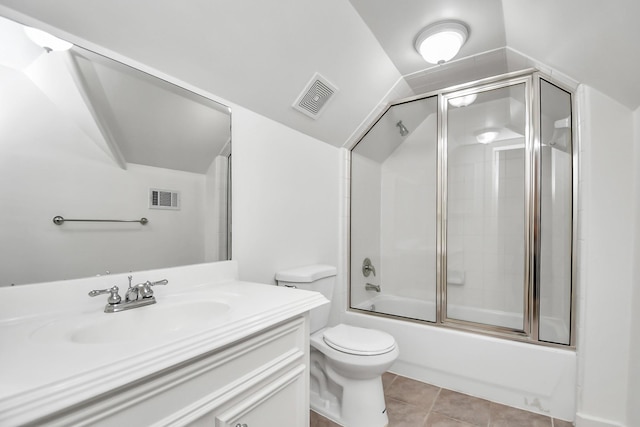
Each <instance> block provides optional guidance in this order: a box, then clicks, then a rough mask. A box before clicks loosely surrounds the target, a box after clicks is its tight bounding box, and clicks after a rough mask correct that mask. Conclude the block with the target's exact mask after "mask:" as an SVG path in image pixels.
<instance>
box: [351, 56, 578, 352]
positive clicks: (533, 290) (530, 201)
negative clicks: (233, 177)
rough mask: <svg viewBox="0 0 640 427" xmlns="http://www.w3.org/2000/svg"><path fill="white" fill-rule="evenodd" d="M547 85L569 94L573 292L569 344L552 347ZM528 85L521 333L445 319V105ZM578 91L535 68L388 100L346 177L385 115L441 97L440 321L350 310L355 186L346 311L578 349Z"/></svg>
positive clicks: (438, 200) (438, 190) (438, 202)
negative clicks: (545, 183) (546, 303)
mask: <svg viewBox="0 0 640 427" xmlns="http://www.w3.org/2000/svg"><path fill="white" fill-rule="evenodd" d="M541 80H545V81H547V82H548V83H550V84H552V85H554V86H556V87H558V88H559V89H561V90H563V91H565V92H567V93H568V94H569V95H570V96H571V169H572V170H571V197H572V201H571V207H572V215H571V221H572V223H571V243H570V252H571V253H570V254H568V255H569V259H570V260H571V281H570V286H571V292H570V295H571V296H570V325H569V334H570V342H569V344H562V343H554V342H548V341H540V340H539V336H538V333H539V324H540V277H539V267H540V225H541V217H540V189H541V187H540V184H541V161H540V156H541V149H540V147H541V137H540V130H541V129H540V124H541V111H540V81H541ZM522 83H524V85H525V116H526V117H525V135H524V137H525V184H524V185H525V230H523V232H524V233H525V243H524V245H525V251H524V252H525V255H524V258H525V259H524V261H525V264H524V278H525V280H524V281H525V283H523V286H524V295H525V298H524V301H523V305H524V307H523V308H524V310H523V329H515V328H508V327H504V326H496V325H488V324H482V323H478V322H471V321H465V320H460V319H452V318H449V317H447V315H446V312H447V307H446V302H447V296H446V284H447V277H446V275H447V273H446V266H447V251H446V232H447V216H446V214H447V175H446V172H447V151H446V149H447V146H446V138H447V135H446V132H447V126H446V119H447V108H448V105H447V101H448V99H449V98H453V97H459V96H464V95H466V94H471V93H481V92H486V91H490V90H495V89H501V88H506V87H510V86H513V85H516V84H522ZM576 90H577V87H575V86H571V85H569V84H566V83H563V82H561V81H558V79H555V78H552V77H551V76H550V75H548V74H546V73H543V72H540V71H539V70H537V69H533V68H530V69H526V70H521V71H516V72H511V73H506V74H502V75H498V76H494V77H489V78H485V79H480V80H476V81H473V82H468V83H464V84H460V85H455V86H451V87H448V88H444V89H439V90H436V91H431V92H428V93H424V94H420V95H416V96H412V97H408V98H404V99H401V100H398V101H394V102H390V103H389V104H387V106H386V108H383V109H382V110H381V112H380V113H379V114H378V115H377V116H376V118H375V119H374V120H373V121H372V123H371V125H370V126H368V127H367V128H366V129H365V130H364V132H362V134H361V136H360V137H359V138H358V139H357V140H356V142H354V143H353V144H351V146H350V147H348V156H347V175H348V177H349V183H351V181H352V180H351V172H352V171H351V169H352V150H353V149H354V148H355V147H356V146H357V144H358V143H359V142H360V141H361V140H362V138H364V136H365V135H367V133H368V132H369V131H370V130H371V129H372V128H373V127H374V126H375V125H376V123H377V122H378V121H379V120H380V119H381V118H382V117H383V116H384V115H385V114H386V113H387V111H388V110H389V109H390V108H391V107H393V106H395V105H399V104H404V103H407V102H412V101H418V100H420V99H425V98H430V97H434V96H437V102H438V106H437V138H436V141H437V149H436V151H437V165H436V186H437V188H436V229H437V231H436V258H437V259H436V299H435V305H436V321H435V322H433V321H428V320H419V319H413V318H407V317H402V316H396V315H393V314H386V313H379V312H374V311H369V310H363V309H359V308H354V307H352V302H351V200H352V198H351V191H352V189H351V186H350V185H349V186H348V188H347V196H348V197H347V198H348V200H349V204H348V206H347V213H348V218H349V220H348V222H347V254H348V258H347V263H346V265H347V270H348V274H347V281H348V289H349V292H348V293H347V305H348V306H347V310H349V311H355V312H361V313H365V314H367V315H373V316H380V317H386V318H394V319H398V318H400V319H402V320H404V321H410V322H417V323H420V324H424V325H429V326H436V327H443V328H450V329H455V330H462V331H468V332H474V333H479V334H483V335H489V336H494V337H499V338H504V339H507V340H512V341H519V342H526V343H530V344H535V345H541V346H547V347H555V348H563V349H573V350H575V347H576V319H577V313H576V310H577V302H576V299H577V291H576V285H577V283H578V277H577V272H578V269H577V263H578V261H577V254H578V252H577V241H578V194H579V193H578V183H579V175H578V173H579V158H578V154H579V128H578V122H579V120H578V117H579V109H578V101H577V99H576Z"/></svg>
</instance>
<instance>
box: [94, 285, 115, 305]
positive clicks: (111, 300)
mask: <svg viewBox="0 0 640 427" xmlns="http://www.w3.org/2000/svg"><path fill="white" fill-rule="evenodd" d="M118 290H119V289H118V287H117V286H113V287H111V288H109V289H94V290H93V291H91V292H89V296H90V297H97V296H98V295H103V294H109V298H107V302H108V303H109V304H119V303H120V301H121V300H122V298H120V295H119V294H118Z"/></svg>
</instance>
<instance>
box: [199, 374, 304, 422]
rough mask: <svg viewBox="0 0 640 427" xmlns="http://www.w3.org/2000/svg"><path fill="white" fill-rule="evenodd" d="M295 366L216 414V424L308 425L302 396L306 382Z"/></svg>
mask: <svg viewBox="0 0 640 427" xmlns="http://www.w3.org/2000/svg"><path fill="white" fill-rule="evenodd" d="M305 375H306V370H305V369H304V366H298V367H297V368H296V369H293V370H291V371H290V372H288V373H287V374H284V375H282V376H280V377H278V378H277V379H275V380H274V381H273V382H271V383H269V384H267V385H266V386H264V387H262V388H261V389H260V390H258V391H257V392H255V393H253V394H252V395H250V396H249V397H247V398H245V399H243V400H241V401H239V402H237V403H236V404H235V405H233V406H231V407H230V408H228V409H227V410H225V411H222V412H221V413H220V414H219V415H217V416H216V417H215V424H212V425H213V426H215V427H238V426H241V427H282V426H290V427H294V426H300V427H302V426H305V425H307V426H308V425H309V421H308V416H309V410H308V407H307V406H305V402H306V400H305V399H304V396H305V392H306V390H305V389H306V387H307V382H306V381H305V380H306V376H305Z"/></svg>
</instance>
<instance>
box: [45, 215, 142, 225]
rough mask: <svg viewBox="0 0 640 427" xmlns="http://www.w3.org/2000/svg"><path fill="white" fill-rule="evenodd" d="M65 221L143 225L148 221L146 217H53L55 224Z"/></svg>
mask: <svg viewBox="0 0 640 427" xmlns="http://www.w3.org/2000/svg"><path fill="white" fill-rule="evenodd" d="M66 221H80V222H139V223H140V224H142V225H145V224H146V223H148V222H149V220H148V219H147V218H144V217H143V218H140V219H66V218H63V217H61V216H60V215H58V216H54V217H53V223H54V224H55V225H62V224H63V223H64V222H66Z"/></svg>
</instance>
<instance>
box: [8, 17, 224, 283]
mask: <svg viewBox="0 0 640 427" xmlns="http://www.w3.org/2000/svg"><path fill="white" fill-rule="evenodd" d="M230 155H231V112H230V109H229V108H228V107H227V106H225V105H222V104H219V103H217V102H214V101H212V100H210V99H207V98H205V97H203V96H200V95H198V94H195V93H193V92H190V91H187V90H185V89H183V88H181V87H178V86H175V85H173V84H170V83H168V82H166V81H164V80H161V79H158V78H156V77H154V76H151V75H149V74H146V73H144V72H141V71H139V70H136V69H134V68H131V67H129V66H127V65H124V64H122V63H119V62H117V61H114V60H112V59H109V58H106V57H104V56H100V55H98V54H96V53H94V52H91V51H88V50H86V49H83V48H81V47H78V46H73V47H71V49H69V50H67V51H51V52H47V51H46V50H45V49H43V48H42V47H40V46H38V45H36V44H35V43H34V42H33V41H32V40H31V39H29V38H28V37H27V36H26V34H25V31H24V27H23V26H22V25H20V24H17V23H15V22H13V21H11V20H8V19H5V18H3V17H0V197H1V199H2V209H0V241H1V242H2V244H1V245H0V286H11V285H19V284H28V283H37V282H43V281H54V280H64V279H74V278H80V277H88V276H95V275H102V274H106V273H107V272H110V273H123V272H128V271H137V270H146V269H154V268H162V267H172V266H179V265H188V264H197V263H202V262H210V261H219V260H226V259H229V258H230V247H229V242H230V239H229V235H230V227H229V225H228V223H229V220H228V219H229V197H230V196H229V189H230V184H231V183H230V170H229V161H230ZM58 216H59V217H62V218H64V219H65V220H67V221H64V222H62V223H61V224H56V223H54V221H53V218H54V217H58ZM141 218H146V219H147V220H148V221H147V222H146V223H144V222H145V221H142V222H140V221H139V220H141ZM71 219H79V220H91V221H68V220H71ZM93 220H116V221H113V222H112V221H109V222H103V221H93ZM121 221H131V222H121ZM58 222H60V221H58Z"/></svg>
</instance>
